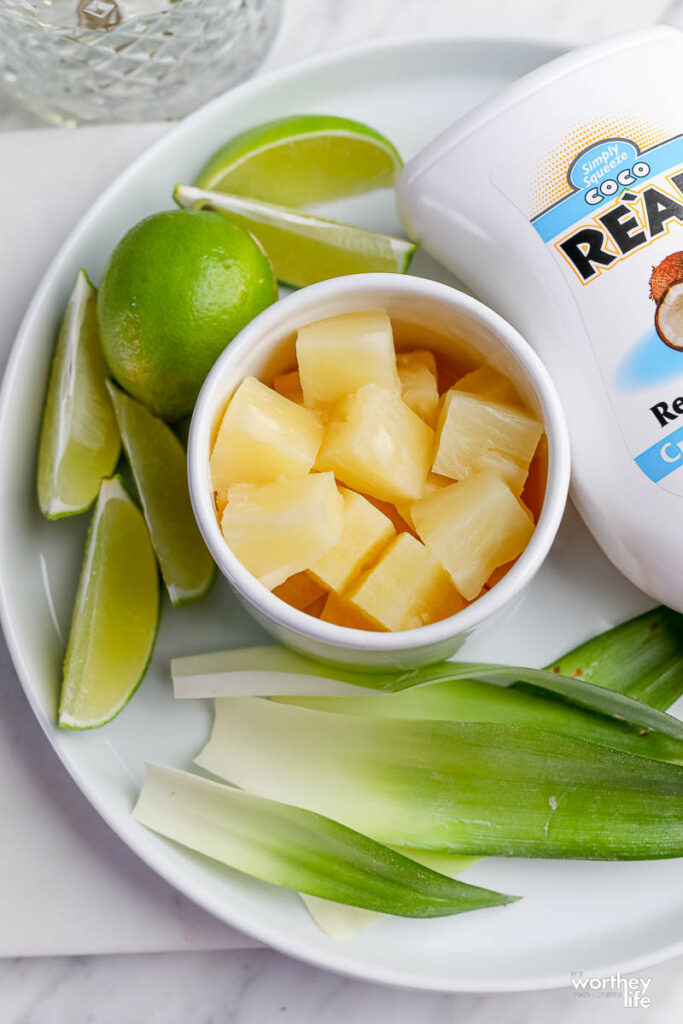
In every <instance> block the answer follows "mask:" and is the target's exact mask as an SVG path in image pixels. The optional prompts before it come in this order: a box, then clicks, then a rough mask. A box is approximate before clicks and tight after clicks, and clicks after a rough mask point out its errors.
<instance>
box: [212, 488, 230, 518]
mask: <svg viewBox="0 0 683 1024" xmlns="http://www.w3.org/2000/svg"><path fill="white" fill-rule="evenodd" d="M213 500H214V504H215V506H216V517H217V519H218V522H219V523H220V521H221V519H222V518H223V512H224V511H225V506H226V505H227V504H228V488H227V487H221V488H220V490H218V491H214V492H213Z"/></svg>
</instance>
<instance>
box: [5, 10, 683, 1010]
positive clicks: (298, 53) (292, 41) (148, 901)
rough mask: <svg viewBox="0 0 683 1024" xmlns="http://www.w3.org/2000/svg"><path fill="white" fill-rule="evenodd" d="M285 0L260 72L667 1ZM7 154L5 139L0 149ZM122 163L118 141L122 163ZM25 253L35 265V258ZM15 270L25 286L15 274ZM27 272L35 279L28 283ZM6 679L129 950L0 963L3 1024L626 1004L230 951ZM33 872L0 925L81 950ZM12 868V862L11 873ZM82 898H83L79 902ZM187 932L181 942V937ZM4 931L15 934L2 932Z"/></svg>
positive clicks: (106, 939) (563, 30) (670, 985)
mask: <svg viewBox="0 0 683 1024" xmlns="http://www.w3.org/2000/svg"><path fill="white" fill-rule="evenodd" d="M285 4H286V13H285V18H284V22H283V26H282V30H281V32H280V36H279V38H278V40H277V42H276V45H275V47H274V49H273V51H272V53H271V55H270V57H269V59H268V61H267V63H266V65H265V67H266V68H268V67H275V66H278V65H282V64H285V63H289V62H291V61H293V60H297V59H300V58H302V57H305V56H307V55H308V54H311V53H318V52H320V51H322V50H333V49H340V48H343V47H346V46H350V45H353V44H354V43H356V42H360V41H362V40H365V39H371V38H377V37H379V36H391V35H394V36H398V35H403V36H405V35H410V36H414V35H416V34H418V33H423V34H427V33H429V34H438V33H441V32H443V33H446V32H453V31H457V32H462V33H467V34H470V35H475V34H476V35H500V34H508V35H516V36H534V37H539V36H542V37H544V38H548V39H559V40H562V41H567V42H579V41H588V40H590V39H597V38H600V37H603V36H606V35H609V34H612V33H613V32H616V31H621V30H627V29H629V28H636V27H639V26H642V25H645V24H647V23H649V22H650V21H654V20H657V19H658V18H659V17H660V16H661V14H662V12H663V11H664V10H665V9H667V8H668V7H669V6H670V5H669V4H667V3H665V2H657V0H654V2H653V0H651V2H650V3H643V2H642V0H601V2H600V3H599V4H596V3H595V2H594V0H574V2H573V3H572V4H567V3H565V2H564V0H562V2H560V0H477V2H475V3H471V2H470V3H465V2H464V0H342V2H338V0H285ZM39 126H40V125H39V122H38V121H37V120H36V119H35V118H33V117H32V116H31V115H27V114H26V113H25V112H24V111H22V110H21V109H20V108H18V107H17V106H16V105H15V104H13V103H11V102H10V101H7V100H5V99H3V98H2V97H0V130H7V129H16V128H27V127H39ZM139 131H145V132H146V131H148V129H139ZM139 144H140V141H139V138H137V137H136V130H135V129H133V130H132V132H130V134H129V135H128V137H127V143H126V145H128V146H129V147H130V150H129V151H130V153H131V154H132V153H133V152H135V151H136V148H138V147H139ZM1 145H2V142H1V137H0V153H1ZM55 145H56V146H57V145H58V143H57V142H55ZM124 157H125V152H124V148H122V149H121V151H120V158H121V161H122V163H123V162H125V159H124ZM28 172H29V173H30V168H29V169H28ZM6 198H7V197H6ZM56 216H59V214H58V213H56ZM65 226H66V225H65ZM58 228H59V224H56V225H54V224H53V230H57V229H58ZM2 246H16V240H13V239H12V237H11V234H10V235H8V234H7V233H6V232H5V233H4V235H3V236H2V238H0V247H2ZM6 251H7V250H6ZM16 251H18V250H16ZM22 256H23V258H24V259H26V258H27V254H26V252H25V251H24V252H23V253H22ZM40 256H41V259H43V260H46V258H47V256H48V254H47V253H44V252H42V251H41V253H40ZM38 270H39V268H38ZM35 271H36V268H34V273H35ZM17 276H18V278H21V274H18V275H17ZM21 279H22V280H26V281H28V277H27V275H24V278H21ZM15 287H16V282H15V281H14V280H11V279H9V278H7V277H6V278H5V279H3V280H0V306H1V305H2V302H3V298H4V297H6V296H7V295H8V294H9V290H10V289H14V288H15ZM27 287H28V285H27ZM29 290H30V289H29ZM26 298H28V294H27V296H26ZM5 342H6V339H1V340H0V344H5ZM0 354H3V355H4V353H0ZM0 678H2V680H3V682H4V685H3V687H2V688H1V689H0V716H2V718H3V719H6V720H8V721H11V722H12V730H11V735H12V737H13V739H14V741H15V744H16V746H15V748H14V752H15V753H16V757H17V759H18V763H20V764H21V766H22V769H24V770H25V771H26V772H27V773H28V776H27V778H26V785H27V786H28V787H29V788H31V787H32V788H34V789H35V788H36V787H42V788H43V789H44V790H45V792H46V793H47V794H48V795H49V804H50V811H49V813H50V814H51V815H52V833H53V844H52V847H51V849H50V851H49V852H47V851H46V856H47V857H49V858H50V859H51V860H52V859H53V858H59V856H60V853H61V854H63V855H66V854H68V850H69V843H70V841H71V840H72V836H71V835H70V831H71V830H79V829H82V828H83V823H84V821H85V822H87V828H88V835H89V836H90V837H91V843H90V844H89V846H90V849H89V853H90V854H91V856H90V857H89V863H88V872H89V873H90V874H89V878H90V881H91V884H92V885H93V891H95V890H96V889H97V884H98V882H99V884H100V885H101V879H98V871H101V870H102V864H103V863H105V862H106V864H107V870H108V871H109V872H110V874H108V876H107V877H108V878H112V877H113V879H114V881H113V882H112V891H111V898H110V900H109V901H108V903H107V906H106V907H105V908H103V909H101V908H100V905H99V904H97V905H94V904H93V903H92V901H90V902H88V901H87V900H86V901H81V904H80V906H79V907H78V908H77V907H76V906H74V913H80V914H83V915H85V919H84V926H85V930H86V933H89V934H90V935H91V936H92V940H91V943H90V945H89V947H88V948H89V950H91V951H92V952H99V951H101V950H103V949H107V950H116V949H120V950H121V952H124V951H130V954H129V955H127V956H125V957H117V956H112V955H107V956H98V957H82V956H80V957H63V956H49V957H43V958H41V959H35V958H21V959H14V960H4V961H0V1021H1V1022H2V1024H5V1022H6V1024H14V1022H15V1021H16V1022H18V1021H25V1022H27V1024H53V1022H59V1024H61V1022H67V1021H68V1022H69V1024H80V1022H81V1021H86V1020H91V1021H93V1022H95V1024H108V1022H109V1021H111V1022H116V1024H120V1022H123V1024H128V1022H131V1024H137V1022H138V1021H140V1022H143V1021H144V1022H156V1021H160V1022H164V1024H175V1022H179V1024H180V1022H182V1024H194V1022H195V1021H197V1022H199V1021H203V1022H210V1021H216V1022H223V1021H228V1020H230V1021H234V1022H236V1024H242V1022H244V1024H269V1022H270V1021H275V1020H278V1021H286V1020H288V1019H289V1020H294V1021H296V1022H297V1024H299V1022H307V1021H314V1020H315V1021H316V1022H319V1024H328V1022H333V1021H335V1022H336V1021H341V1020H342V1019H349V1020H351V1021H353V1022H354V1024H356V1022H358V1024H364V1022H365V1021H366V1020H367V1021H370V1020H373V1021H374V1020H375V1019H379V1020H384V1019H386V1020H392V1021H396V1022H397V1024H402V1022H403V1021H405V1022H408V1021H411V1022H412V1021H414V1020H416V1019H419V1020H421V1021H424V1024H429V1022H431V1021H434V1022H437V1021H440V1022H444V1024H445V1022H449V1021H455V1020H458V1021H462V1022H466V1021H474V1020H476V1021H477V1022H478V1024H488V1022H489V1021H491V1022H494V1021H496V1022H498V1021H508V1020H510V1021H512V1020H520V1021H524V1022H525V1024H536V1020H538V1024H541V1022H545V1021H546V1020H559V1019H562V1020H563V1021H566V1022H567V1024H574V1022H578V1021H579V1020H580V1021H582V1022H591V1021H593V1020H595V1021H598V1020H600V1021H601V1022H602V1021H605V1022H607V1024H609V1022H610V1021H612V1020H615V1021H616V1020H621V1019H622V1017H621V1014H623V1013H624V1010H623V1008H622V1007H621V1005H620V1004H619V1002H618V1000H612V999H605V998H602V999H598V998H592V999H585V998H579V997H578V996H576V995H575V994H574V993H571V992H557V993H539V994H533V995H522V996H514V997H511V996H490V997H476V996H467V997H448V996H439V995H433V996H432V995H425V994H419V993H405V992H401V991H392V990H389V989H381V988H379V987H376V986H373V985H369V984H365V983H360V982H351V981H345V980H344V979H341V978H337V977H335V976H332V975H328V974H325V973H324V972H321V971H318V970H316V969H314V968H310V967H306V966H304V965H301V964H298V963H295V962H293V961H291V960H287V959H286V958H284V957H282V956H280V955H278V954H275V953H271V952H270V951H266V950H242V951H239V952H235V951H232V952H229V953H228V952H225V948H226V947H229V946H230V945H231V944H234V942H235V941H239V939H236V938H235V937H234V936H232V935H230V934H229V932H228V930H227V929H225V928H224V927H223V926H221V925H219V924H218V923H217V922H214V921H213V920H212V919H210V918H208V917H206V915H203V914H201V913H200V912H199V911H198V910H196V908H194V907H193V906H192V905H190V904H189V903H187V902H186V901H184V900H182V898H180V897H178V896H177V895H176V894H175V893H173V892H172V891H171V890H169V889H168V888H167V887H166V886H165V885H164V883H162V882H160V880H158V879H157V878H156V877H155V876H154V875H152V873H151V872H149V871H148V870H147V869H146V868H145V867H144V866H142V865H141V864H140V863H139V862H138V861H137V860H136V859H135V858H134V857H132V855H130V854H129V853H128V851H126V850H125V849H124V848H123V847H121V846H120V844H118V842H117V840H116V839H115V837H113V836H112V835H111V834H110V833H109V831H108V829H107V828H106V826H104V825H103V824H102V823H101V822H100V821H99V820H98V819H97V816H96V815H95V814H94V812H93V811H92V810H91V808H90V807H89V806H88V805H87V803H86V802H85V800H84V799H83V798H82V797H81V796H80V794H79V793H78V792H77V791H76V790H75V787H73V785H72V783H71V782H70V780H69V779H68V777H67V775H66V773H65V772H64V770H63V769H62V768H61V766H60V765H59V763H58V762H57V761H56V758H55V757H54V755H53V754H52V752H51V751H50V750H49V748H48V747H47V744H45V743H44V741H43V740H42V737H41V736H40V735H39V730H38V727H37V725H36V724H35V723H34V722H33V721H32V720H31V716H30V713H29V711H28V709H27V707H26V706H25V702H24V698H23V696H22V695H21V693H20V692H19V689H18V686H17V684H16V681H15V680H14V679H13V673H12V669H11V666H10V665H9V662H8V661H7V658H6V655H5V652H4V650H2V651H0ZM18 798H19V794H17V793H11V792H10V793H8V792H5V793H0V813H1V812H2V810H3V808H11V803H12V800H13V799H14V800H18ZM3 801H5V803H3ZM1 847H2V844H0V872H1V871H2V869H3V865H5V866H6V862H4V861H3V855H2V849H1ZM10 848H11V842H8V843H7V850H8V851H9V849H10ZM15 849H16V848H15ZM28 863H29V869H30V870H31V871H32V875H31V878H32V881H33V880H35V889H34V893H35V895H34V898H33V899H30V898H29V896H28V895H27V893H30V891H31V890H30V888H17V890H16V893H15V894H14V898H11V894H10V897H5V902H4V903H3V904H2V906H0V922H2V921H4V923H5V925H6V924H7V921H8V920H9V921H11V924H12V929H13V931H14V945H13V949H14V950H18V951H21V952H24V951H25V952H30V953H32V954H41V953H45V952H52V951H54V950H55V949H67V948H69V947H67V946H66V945H65V942H66V941H67V936H68V937H69V941H73V929H66V928H65V933H64V936H60V935H59V933H57V934H55V931H54V929H55V927H58V925H55V923H54V922H51V931H50V934H46V935H45V941H44V943H43V944H42V946H41V945H40V944H38V945H37V944H36V937H35V936H36V929H35V927H34V925H33V922H34V921H35V919H36V917H41V907H44V906H45V905H46V903H45V901H49V900H50V893H49V891H46V890H45V889H44V888H41V883H43V884H44V883H45V878H44V877H41V873H40V870H39V860H38V859H36V860H35V862H32V861H31V860H30V859H29V862H28ZM14 864H15V861H13V862H12V866H14ZM112 869H113V875H112V874H111V871H112ZM45 875H46V876H48V875H49V872H46V873H45ZM117 886H120V891H121V893H124V891H125V893H126V895H127V894H128V892H130V891H131V889H132V891H133V892H134V893H135V897H136V900H138V901H140V903H141V904H142V906H144V907H146V908H148V910H149V912H148V913H145V914H143V915H139V918H140V920H139V923H138V924H136V932H135V939H134V941H131V937H130V929H127V937H126V942H127V944H124V945H118V946H117V944H116V941H115V935H116V933H117V914H120V913H122V912H123V911H122V910H121V909H120V908H121V907H124V906H125V901H123V900H121V901H119V900H118V899H117V892H118V889H117ZM2 891H3V890H2V887H1V886H0V892H2ZM63 895H64V894H62V898H63ZM76 896H77V894H76V893H75V892H74V894H73V898H74V901H75V900H76ZM81 908H82V909H81ZM166 920H168V923H169V927H168V930H169V932H173V934H174V939H173V941H171V942H169V943H167V944H166V946H165V945H164V943H163V941H160V933H161V934H163V932H164V927H163V925H164V921H166ZM118 923H119V924H120V922H118ZM179 926H180V933H181V934H182V940H181V941H180V942H179V941H178V939H177V935H178V933H179ZM7 931H8V929H7V928H5V934H7ZM1 935H2V929H1V928H0V936H1ZM112 936H114V938H112ZM60 942H61V944H60ZM169 945H170V947H171V948H184V949H186V950H200V949H202V948H204V949H205V950H208V949H211V948H216V947H222V948H221V951H219V952H181V953H163V954H162V953H160V954H158V955H141V953H140V952H139V951H145V950H155V949H163V948H168V947H169ZM8 951H9V946H8V948H7V949H6V950H4V951H3V949H2V946H1V945H0V955H2V954H3V952H5V953H7V952H8ZM649 975H651V976H652V978H653V981H652V984H651V986H650V991H651V993H652V996H653V1007H652V1010H651V1011H639V1010H630V1011H628V1013H629V1018H628V1019H630V1020H632V1021H634V1022H638V1024H640V1022H642V1021H645V1020H648V1021H653V1022H656V1024H670V1022H671V1024H673V1022H674V1021H678V1020H680V1019H681V1016H683V965H682V964H681V962H676V963H672V964H668V965H663V966H662V967H660V968H658V969H656V970H654V971H651V972H648V976H649Z"/></svg>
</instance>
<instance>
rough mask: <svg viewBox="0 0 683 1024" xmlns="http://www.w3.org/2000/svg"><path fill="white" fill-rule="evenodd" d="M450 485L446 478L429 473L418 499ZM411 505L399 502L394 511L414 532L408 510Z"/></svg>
mask: <svg viewBox="0 0 683 1024" xmlns="http://www.w3.org/2000/svg"><path fill="white" fill-rule="evenodd" d="M452 483H453V481H452V480H450V479H449V478H448V477H447V476H439V475H438V473H430V474H429V475H428V476H427V479H426V480H425V482H424V486H423V488H422V494H421V495H420V498H426V497H427V495H428V494H433V493H434V491H438V490H439V489H440V488H441V487H448V485H449V484H452ZM418 500H419V499H418ZM412 505H413V502H412V501H399V502H397V504H396V511H397V512H398V514H399V515H400V516H401V518H402V519H403V520H404V521H405V522H406V523H407V524H408V526H409V527H410V528H411V530H414V529H415V526H414V525H413V518H412V516H411V514H410V509H411V508H412Z"/></svg>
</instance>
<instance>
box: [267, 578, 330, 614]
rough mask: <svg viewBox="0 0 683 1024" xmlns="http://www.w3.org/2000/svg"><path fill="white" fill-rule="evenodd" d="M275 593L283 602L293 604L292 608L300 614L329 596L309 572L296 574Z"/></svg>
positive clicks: (277, 588) (274, 591) (275, 590)
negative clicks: (296, 609)
mask: <svg viewBox="0 0 683 1024" xmlns="http://www.w3.org/2000/svg"><path fill="white" fill-rule="evenodd" d="M273 593H274V594H275V595H276V596H277V597H279V598H280V599H281V600H282V601H286V602H287V604H291V606H292V608H298V609H299V611H300V612H303V611H308V609H309V608H310V607H311V605H312V604H315V602H316V601H318V600H319V599H320V598H321V597H326V596H327V591H326V590H324V589H323V587H321V586H320V584H319V583H316V581H315V580H314V579H313V577H312V576H310V575H309V574H308V573H307V572H296V573H294V575H293V576H290V577H289V579H286V580H285V582H284V583H281V584H280V586H279V587H275V589H274V590H273Z"/></svg>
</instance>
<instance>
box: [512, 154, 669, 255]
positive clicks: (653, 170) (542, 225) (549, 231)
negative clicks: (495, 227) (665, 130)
mask: <svg viewBox="0 0 683 1024" xmlns="http://www.w3.org/2000/svg"><path fill="white" fill-rule="evenodd" d="M640 156H641V159H643V160H645V161H646V162H647V163H648V164H649V166H650V173H649V174H648V175H647V176H646V177H645V178H639V179H638V185H641V184H642V183H643V182H645V181H647V180H648V179H649V178H653V177H654V176H655V175H657V174H662V173H663V172H664V171H670V170H671V168H672V167H675V166H676V164H678V163H681V161H683V136H680V135H679V136H677V138H675V139H669V141H668V142H663V143H661V144H660V145H659V146H655V147H654V148H653V149H647V150H645V151H644V152H643V153H641V155H640ZM620 191H622V192H623V191H625V189H620ZM585 194H586V193H585V191H582V192H574V193H573V194H572V195H570V196H567V198H566V199H562V200H561V201H560V202H559V203H556V204H555V206H551V207H550V209H548V210H546V211H545V213H539V214H538V216H537V217H535V218H534V219H533V220H532V222H531V223H532V224H533V226H534V227H535V228H536V230H537V231H538V233H539V235H540V236H541V238H542V239H543V241H544V242H549V241H550V240H551V239H553V238H555V237H556V236H557V235H559V234H562V232H564V231H566V230H567V229H568V228H570V227H573V226H574V224H576V223H578V221H580V220H582V219H583V218H584V217H587V216H588V217H593V216H595V215H597V214H598V213H599V212H600V210H601V208H602V206H603V204H604V203H607V202H608V201H609V200H613V199H614V198H615V197H614V196H607V197H605V199H604V200H603V202H602V203H599V204H598V205H596V206H591V205H590V204H589V203H587V202H586V200H585Z"/></svg>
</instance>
